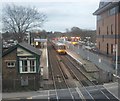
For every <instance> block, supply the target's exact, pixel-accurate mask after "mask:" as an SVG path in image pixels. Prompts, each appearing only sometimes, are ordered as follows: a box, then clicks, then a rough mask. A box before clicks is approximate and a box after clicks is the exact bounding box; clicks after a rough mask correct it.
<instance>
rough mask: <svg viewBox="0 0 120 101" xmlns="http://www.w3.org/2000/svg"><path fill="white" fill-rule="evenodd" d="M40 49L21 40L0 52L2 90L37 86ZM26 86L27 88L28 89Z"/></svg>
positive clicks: (34, 87)
mask: <svg viewBox="0 0 120 101" xmlns="http://www.w3.org/2000/svg"><path fill="white" fill-rule="evenodd" d="M40 57H41V51H40V50H38V49H36V48H34V47H32V46H31V45H29V44H27V43H25V42H23V43H19V44H17V45H15V46H12V47H10V48H8V50H6V51H4V52H3V54H2V80H3V82H2V83H3V91H4V90H9V89H11V90H18V89H24V88H23V87H24V86H25V87H27V88H28V87H29V88H30V89H31V88H33V89H37V88H39V83H40V81H39V80H40ZM29 88H28V89H29Z"/></svg>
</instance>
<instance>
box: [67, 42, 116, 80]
mask: <svg viewBox="0 0 120 101" xmlns="http://www.w3.org/2000/svg"><path fill="white" fill-rule="evenodd" d="M68 48H69V49H70V50H72V51H74V52H75V53H77V54H79V55H80V57H82V59H85V60H89V61H91V62H92V63H94V64H95V65H96V66H97V67H98V68H99V70H100V72H99V79H100V81H101V82H109V81H112V80H113V73H115V64H113V63H112V61H111V60H110V59H108V58H105V57H103V56H101V55H100V54H97V53H94V52H91V51H89V50H87V49H85V48H84V47H81V46H74V45H70V44H69V47H68Z"/></svg>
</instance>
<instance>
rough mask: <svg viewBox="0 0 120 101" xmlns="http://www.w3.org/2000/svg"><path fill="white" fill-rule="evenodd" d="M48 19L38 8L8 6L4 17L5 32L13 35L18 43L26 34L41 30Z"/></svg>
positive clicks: (4, 11) (4, 10)
mask: <svg viewBox="0 0 120 101" xmlns="http://www.w3.org/2000/svg"><path fill="white" fill-rule="evenodd" d="M46 18H47V17H46V15H45V14H43V13H40V12H38V11H37V9H36V8H30V7H23V6H16V5H7V6H5V8H4V9H3V15H2V21H3V30H4V31H8V32H10V33H13V34H14V37H15V38H16V39H17V40H18V42H21V41H22V40H23V38H24V35H25V33H26V32H29V31H30V30H33V29H37V28H41V26H42V25H43V23H44V22H45V21H46Z"/></svg>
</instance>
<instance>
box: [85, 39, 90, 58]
mask: <svg viewBox="0 0 120 101" xmlns="http://www.w3.org/2000/svg"><path fill="white" fill-rule="evenodd" d="M85 38H86V39H87V41H88V46H90V38H91V37H85ZM88 48H89V47H88ZM87 59H88V60H89V53H88V57H87Z"/></svg>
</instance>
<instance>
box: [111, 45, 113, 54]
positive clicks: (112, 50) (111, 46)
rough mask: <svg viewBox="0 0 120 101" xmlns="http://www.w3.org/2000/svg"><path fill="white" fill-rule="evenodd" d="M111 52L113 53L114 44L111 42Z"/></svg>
mask: <svg viewBox="0 0 120 101" xmlns="http://www.w3.org/2000/svg"><path fill="white" fill-rule="evenodd" d="M111 54H113V44H111Z"/></svg>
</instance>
